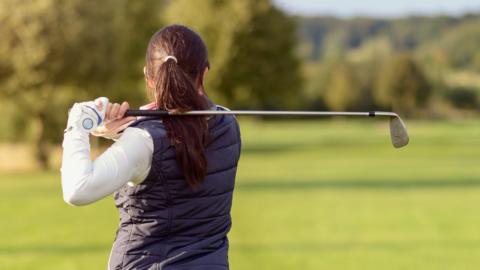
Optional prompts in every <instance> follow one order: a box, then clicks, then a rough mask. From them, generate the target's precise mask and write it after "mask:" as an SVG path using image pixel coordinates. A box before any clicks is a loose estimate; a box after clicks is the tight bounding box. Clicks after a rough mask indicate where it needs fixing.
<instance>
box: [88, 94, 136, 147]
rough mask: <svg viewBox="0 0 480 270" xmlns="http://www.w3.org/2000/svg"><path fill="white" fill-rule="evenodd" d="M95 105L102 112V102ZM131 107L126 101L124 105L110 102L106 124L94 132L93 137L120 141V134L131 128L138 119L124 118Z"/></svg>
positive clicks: (106, 114)
mask: <svg viewBox="0 0 480 270" xmlns="http://www.w3.org/2000/svg"><path fill="white" fill-rule="evenodd" d="M95 105H96V106H97V108H98V109H99V110H100V111H101V110H102V109H103V108H102V106H103V105H102V103H101V102H98V103H96V104H95ZM129 107H130V106H129V105H128V102H126V101H124V102H123V103H122V104H118V103H110V102H109V103H108V105H107V111H106V113H105V120H104V123H103V124H102V125H101V126H99V127H98V128H96V129H95V130H94V131H92V135H94V136H97V137H104V138H107V139H118V138H119V137H120V132H122V131H123V130H124V129H126V128H127V127H129V126H130V125H131V124H132V123H133V122H135V120H136V119H137V118H136V117H124V115H125V112H126V111H127V110H128V109H129Z"/></svg>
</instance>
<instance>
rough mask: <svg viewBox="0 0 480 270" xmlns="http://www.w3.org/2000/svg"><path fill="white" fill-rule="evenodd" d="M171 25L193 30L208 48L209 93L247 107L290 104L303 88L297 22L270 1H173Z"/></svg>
mask: <svg viewBox="0 0 480 270" xmlns="http://www.w3.org/2000/svg"><path fill="white" fill-rule="evenodd" d="M166 14H167V17H166V20H167V21H168V22H169V23H182V24H186V25H187V26H189V27H192V28H193V29H195V30H196V31H198V32H199V33H200V35H201V36H202V37H203V38H204V39H205V41H206V43H207V46H208V48H209V53H210V60H211V66H212V69H211V72H210V73H209V74H210V75H209V76H208V79H207V91H208V92H209V94H210V95H211V96H212V97H213V98H214V99H215V100H216V101H217V102H225V103H226V104H227V105H229V106H235V107H242V108H253V107H255V108H260V107H262V108H275V107H280V106H282V105H289V104H291V103H292V101H295V100H296V99H297V95H298V93H299V91H300V90H301V77H300V72H299V66H300V65H299V60H298V58H297V56H296V54H295V43H296V36H295V29H296V27H295V24H294V22H293V20H292V19H291V18H289V17H287V16H286V15H285V14H283V13H282V12H281V11H280V10H278V9H277V8H276V7H274V6H273V5H272V4H271V2H270V1H269V0H260V1H254V0H239V1H225V0H223V1H222V0H207V1H189V0H180V1H175V2H172V3H171V5H170V7H169V9H168V11H167V12H166Z"/></svg>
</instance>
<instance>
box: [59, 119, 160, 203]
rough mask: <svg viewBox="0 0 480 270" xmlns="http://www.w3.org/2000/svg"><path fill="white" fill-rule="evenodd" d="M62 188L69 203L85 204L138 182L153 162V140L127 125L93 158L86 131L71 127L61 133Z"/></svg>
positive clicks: (142, 131) (143, 177) (147, 134)
mask: <svg viewBox="0 0 480 270" xmlns="http://www.w3.org/2000/svg"><path fill="white" fill-rule="evenodd" d="M62 146H63V157H62V168H61V173H62V189H63V198H64V200H65V201H66V202H67V203H69V204H71V205H76V206H80V205H87V204H90V203H93V202H95V201H98V200H100V199H102V198H104V197H106V196H108V195H110V194H112V193H113V192H115V191H117V190H118V189H119V188H121V187H122V186H124V185H125V184H128V185H131V186H133V185H135V184H138V183H141V182H142V181H143V180H144V179H145V178H146V177H147V175H148V173H149V171H150V167H151V163H152V155H153V140H152V138H151V137H150V134H149V133H148V132H147V131H145V130H142V129H139V128H127V129H125V131H124V132H123V135H122V136H121V137H120V138H119V139H118V140H117V141H116V142H115V143H114V144H113V145H112V146H110V147H109V148H108V149H107V150H106V151H105V152H104V153H103V154H101V155H100V156H99V157H97V158H96V159H95V160H94V161H92V160H91V158H90V142H89V134H88V132H86V131H83V130H79V129H74V130H71V131H68V132H66V133H65V135H64V140H63V144H62Z"/></svg>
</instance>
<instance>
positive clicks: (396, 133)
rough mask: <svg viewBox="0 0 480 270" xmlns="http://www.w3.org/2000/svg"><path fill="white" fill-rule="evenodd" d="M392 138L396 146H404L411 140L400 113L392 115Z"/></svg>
mask: <svg viewBox="0 0 480 270" xmlns="http://www.w3.org/2000/svg"><path fill="white" fill-rule="evenodd" d="M390 138H391V140H392V144H393V146H395V148H401V147H404V146H405V145H407V144H408V142H409V140H410V139H409V137H408V132H407V127H406V126H405V123H403V121H402V119H401V118H400V117H399V116H398V115H397V116H392V117H390Z"/></svg>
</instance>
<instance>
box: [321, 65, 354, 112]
mask: <svg viewBox="0 0 480 270" xmlns="http://www.w3.org/2000/svg"><path fill="white" fill-rule="evenodd" d="M329 74H330V78H329V80H328V83H327V86H326V89H325V101H326V103H327V106H328V107H329V108H331V109H333V110H339V111H345V110H348V109H352V108H353V107H355V105H356V103H357V102H358V101H359V100H360V89H359V85H358V84H356V83H355V76H354V74H353V70H352V68H351V67H350V66H349V65H348V64H347V63H337V64H335V65H334V66H333V68H332V69H331V71H330V73H329Z"/></svg>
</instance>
